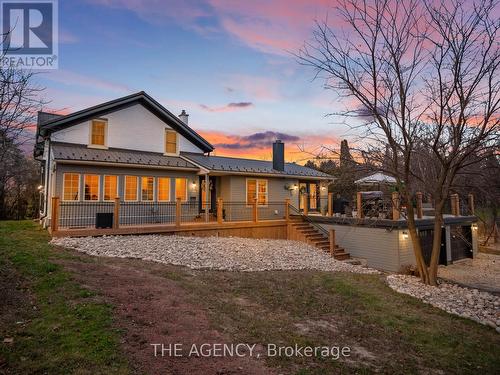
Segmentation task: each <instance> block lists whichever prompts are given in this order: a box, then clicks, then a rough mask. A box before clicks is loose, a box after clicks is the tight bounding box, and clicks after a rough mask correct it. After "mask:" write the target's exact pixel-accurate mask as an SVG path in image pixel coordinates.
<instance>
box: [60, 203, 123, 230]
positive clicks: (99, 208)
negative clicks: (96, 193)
mask: <svg viewBox="0 0 500 375" xmlns="http://www.w3.org/2000/svg"><path fill="white" fill-rule="evenodd" d="M59 207H60V209H59V228H73V229H77V228H89V227H91V228H95V224H96V214H97V213H112V212H113V210H114V203H113V202H61V203H60V204H59Z"/></svg>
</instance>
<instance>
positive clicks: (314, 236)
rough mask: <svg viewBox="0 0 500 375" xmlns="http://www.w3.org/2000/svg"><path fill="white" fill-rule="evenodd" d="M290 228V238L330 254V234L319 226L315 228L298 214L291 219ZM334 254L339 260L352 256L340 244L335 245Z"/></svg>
mask: <svg viewBox="0 0 500 375" xmlns="http://www.w3.org/2000/svg"><path fill="white" fill-rule="evenodd" d="M289 229H290V233H289V237H290V239H292V240H297V241H302V242H305V243H308V244H310V245H312V246H314V247H316V248H318V249H319V250H321V251H324V252H325V253H329V254H330V239H329V238H328V235H327V234H325V233H324V232H323V231H321V230H319V229H318V228H315V227H314V225H313V224H312V223H308V222H306V221H304V220H303V219H302V218H301V217H300V216H296V217H294V218H293V219H291V220H290V225H289ZM332 255H333V257H334V258H335V259H337V260H347V259H349V258H350V256H349V253H347V252H346V251H345V249H344V248H342V247H339V246H338V245H335V248H334V250H333V254H332Z"/></svg>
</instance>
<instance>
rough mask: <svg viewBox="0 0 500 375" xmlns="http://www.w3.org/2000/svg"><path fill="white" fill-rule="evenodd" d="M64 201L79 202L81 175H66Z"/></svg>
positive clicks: (64, 176) (64, 177)
mask: <svg viewBox="0 0 500 375" xmlns="http://www.w3.org/2000/svg"><path fill="white" fill-rule="evenodd" d="M63 179H64V182H63V200H65V201H77V200H78V199H79V196H80V175H79V174H78V173H64V175H63Z"/></svg>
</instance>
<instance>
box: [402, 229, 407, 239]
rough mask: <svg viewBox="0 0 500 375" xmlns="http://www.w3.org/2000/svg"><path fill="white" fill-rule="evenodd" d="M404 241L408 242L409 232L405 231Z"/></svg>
mask: <svg viewBox="0 0 500 375" xmlns="http://www.w3.org/2000/svg"><path fill="white" fill-rule="evenodd" d="M403 239H405V240H407V239H408V232H407V231H405V230H404V231H403Z"/></svg>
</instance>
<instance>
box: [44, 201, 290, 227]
mask: <svg viewBox="0 0 500 375" xmlns="http://www.w3.org/2000/svg"><path fill="white" fill-rule="evenodd" d="M286 205H287V201H282V202H267V204H266V205H258V204H257V203H256V202H253V203H251V204H248V203H247V202H224V201H223V200H222V199H220V198H219V199H218V200H217V202H216V204H214V205H211V202H205V204H201V203H200V202H199V201H181V200H180V199H178V200H177V201H176V202H147V201H140V202H127V201H121V200H120V199H119V198H116V199H115V200H114V201H111V202H97V201H83V202H68V201H62V202H60V201H59V199H58V198H53V202H52V207H53V215H52V223H51V226H52V230H58V229H88V228H119V227H131V226H147V225H175V226H181V225H186V224H193V223H204V222H215V221H217V222H219V223H224V222H242V221H249V222H258V221H265V220H279V219H284V218H285V214H286Z"/></svg>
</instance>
